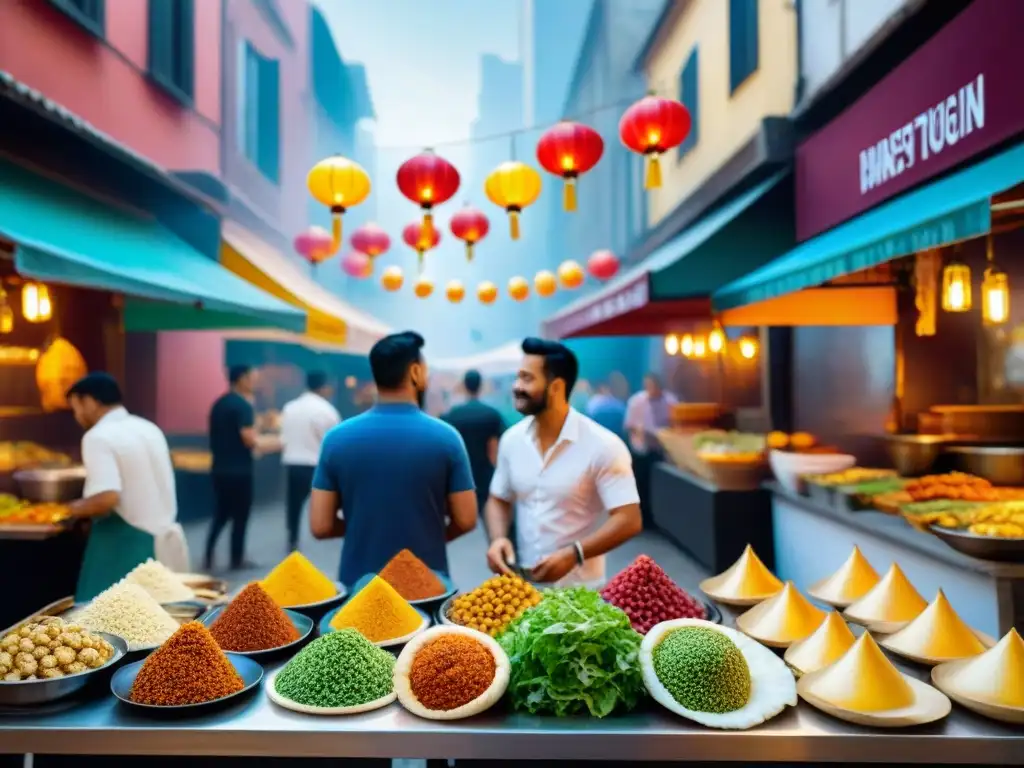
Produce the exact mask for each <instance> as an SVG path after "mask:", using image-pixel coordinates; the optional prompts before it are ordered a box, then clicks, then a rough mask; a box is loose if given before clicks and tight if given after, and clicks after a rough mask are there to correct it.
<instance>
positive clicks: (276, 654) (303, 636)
mask: <svg viewBox="0 0 1024 768" xmlns="http://www.w3.org/2000/svg"><path fill="white" fill-rule="evenodd" d="M223 610H224V608H222V607H217V608H214V609H212V610H210V611H207V612H206V613H205V614H203V616H202V618H200V619H199V620H200V621H201V622H202V623H203V624H204V625H205V626H206V627H207V628H209V627H212V626H213V622H215V621H216V620H217V617H218V616H220V614H221V611H223ZM282 610H283V611H284V613H285V615H286V616H287V617H288V618H289V619H290V620H291V622H292V625H293V626H294V627H295V630H296V631H297V632H298V633H299V637H298V639H297V640H293V641H292V642H290V643H288V644H287V645H279V646H278V647H277V648H267V649H265V650H262V651H228V653H235V654H238V655H239V656H245V657H247V658H250V659H253V660H254V661H259V662H265V661H270V660H272V659H280V658H284V657H285V656H291V655H292V654H294V653H295V652H296V651H297V650H298V649H299V646H300V645H302V644H303V643H304V642H306V640H308V639H309V636H310V635H311V634H313V624H314V622H313V620H312V619H311V618H309V616H306V615H304V614H301V613H298V612H296V611H293V610H290V609H288V608H282Z"/></svg>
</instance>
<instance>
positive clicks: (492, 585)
mask: <svg viewBox="0 0 1024 768" xmlns="http://www.w3.org/2000/svg"><path fill="white" fill-rule="evenodd" d="M540 601H541V594H540V592H538V591H537V590H536V589H534V587H533V585H532V584H530V583H529V582H526V581H524V580H523V579H521V578H519V577H518V576H511V575H509V574H504V575H502V576H495V577H494V578H493V579H488V580H487V581H485V582H484V583H483V584H481V585H480V586H479V587H477V588H476V589H474V590H473V591H472V592H468V593H466V594H465V595H459V596H458V597H456V598H455V600H454V601H453V602H452V607H451V609H450V611H449V613H448V618H449V619H450V620H451V621H453V622H455V623H456V624H461V625H462V626H464V627H469V628H470V629H476V630H479V631H480V632H484V633H486V634H488V635H490V636H491V637H496V636H497V635H498V634H500V633H501V631H502V630H504V629H505V627H507V626H508V625H509V624H510V623H511V621H512V619H515V618H517V617H519V616H521V615H522V614H523V612H524V611H526V609H528V608H532V607H533V606H535V605H536V604H537V603H539V602H540Z"/></svg>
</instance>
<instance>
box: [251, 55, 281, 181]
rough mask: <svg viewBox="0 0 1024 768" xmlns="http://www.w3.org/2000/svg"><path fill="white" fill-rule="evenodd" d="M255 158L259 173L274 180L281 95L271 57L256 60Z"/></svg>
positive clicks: (277, 168)
mask: <svg viewBox="0 0 1024 768" xmlns="http://www.w3.org/2000/svg"><path fill="white" fill-rule="evenodd" d="M259 65H260V76H259V99H258V101H257V104H258V105H259V115H258V121H259V129H258V136H259V158H258V162H257V165H258V166H259V168H260V170H261V171H263V175H264V176H266V177H267V178H268V179H270V180H271V181H273V182H274V183H275V184H276V183H277V181H278V179H279V177H280V155H281V149H280V143H281V139H280V134H281V126H280V121H281V110H280V103H281V96H280V80H281V75H280V65H279V64H278V62H277V61H275V60H273V59H263V58H261V59H260V61H259Z"/></svg>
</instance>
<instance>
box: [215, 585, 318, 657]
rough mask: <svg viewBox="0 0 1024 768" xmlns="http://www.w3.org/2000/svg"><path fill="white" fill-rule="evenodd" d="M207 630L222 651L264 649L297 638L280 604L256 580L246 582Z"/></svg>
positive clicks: (297, 634) (296, 632)
mask: <svg viewBox="0 0 1024 768" xmlns="http://www.w3.org/2000/svg"><path fill="white" fill-rule="evenodd" d="M210 634H211V635H213V639H214V640H216V641H217V645H219V646H220V647H221V648H223V649H224V650H225V651H241V652H243V653H246V652H251V651H268V650H270V649H271V648H280V647H281V646H282V645H288V643H292V642H295V641H296V640H298V639H299V632H298V630H297V629H295V625H294V624H292V620H291V619H289V618H288V614H286V613H285V612H284V611H283V610H281V607H280V606H279V605H278V604H277V603H275V602H274V599H273V598H272V597H271V596H270V595H268V594H267V593H266V591H265V590H264V589H263V587H261V586H260V585H259V584H258V583H257V582H255V581H254V582H253V583H252V584H249V585H248V586H247V587H246V588H245V589H243V590H242V591H241V592H239V593H238V595H237V596H236V597H235V599H234V600H232V601H231V602H230V603H228V605H227V607H226V608H225V609H224V610H223V611H221V612H220V615H219V616H218V617H217V620H216V621H214V622H213V625H212V626H211V627H210Z"/></svg>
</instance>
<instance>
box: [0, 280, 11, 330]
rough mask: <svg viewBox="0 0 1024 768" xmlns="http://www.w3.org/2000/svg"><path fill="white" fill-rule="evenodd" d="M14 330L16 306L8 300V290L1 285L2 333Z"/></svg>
mask: <svg viewBox="0 0 1024 768" xmlns="http://www.w3.org/2000/svg"><path fill="white" fill-rule="evenodd" d="M13 330H14V308H13V307H12V306H11V304H10V302H9V301H8V300H7V291H5V290H4V289H3V288H2V287H0V333H10V332H11V331H13Z"/></svg>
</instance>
